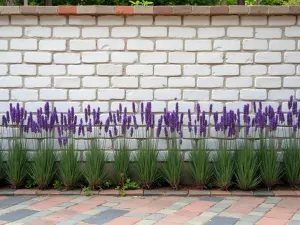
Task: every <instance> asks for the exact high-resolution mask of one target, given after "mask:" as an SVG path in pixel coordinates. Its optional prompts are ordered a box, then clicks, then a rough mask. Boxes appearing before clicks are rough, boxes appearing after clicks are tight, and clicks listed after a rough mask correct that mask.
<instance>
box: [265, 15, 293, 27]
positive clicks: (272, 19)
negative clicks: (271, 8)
mask: <svg viewBox="0 0 300 225" xmlns="http://www.w3.org/2000/svg"><path fill="white" fill-rule="evenodd" d="M295 23H296V16H269V25H270V26H289V25H294V24H295Z"/></svg>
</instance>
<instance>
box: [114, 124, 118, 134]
mask: <svg viewBox="0 0 300 225" xmlns="http://www.w3.org/2000/svg"><path fill="white" fill-rule="evenodd" d="M114 135H115V136H117V135H118V129H117V127H116V126H114Z"/></svg>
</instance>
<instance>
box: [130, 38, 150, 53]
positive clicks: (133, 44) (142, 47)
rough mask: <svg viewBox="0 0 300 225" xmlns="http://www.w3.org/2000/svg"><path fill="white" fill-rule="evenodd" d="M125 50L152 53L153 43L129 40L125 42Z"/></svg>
mask: <svg viewBox="0 0 300 225" xmlns="http://www.w3.org/2000/svg"><path fill="white" fill-rule="evenodd" d="M127 49H128V50H138V51H153V49H154V43H153V41H152V40H142V39H130V40H127Z"/></svg>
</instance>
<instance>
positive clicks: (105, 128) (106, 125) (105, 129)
mask: <svg viewBox="0 0 300 225" xmlns="http://www.w3.org/2000/svg"><path fill="white" fill-rule="evenodd" d="M109 123H110V121H109V117H108V118H107V119H106V122H105V126H104V131H105V132H106V133H107V132H108V128H109Z"/></svg>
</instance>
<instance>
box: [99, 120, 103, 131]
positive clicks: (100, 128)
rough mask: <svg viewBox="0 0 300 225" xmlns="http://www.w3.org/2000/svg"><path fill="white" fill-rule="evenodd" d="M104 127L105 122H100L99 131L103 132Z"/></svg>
mask: <svg viewBox="0 0 300 225" xmlns="http://www.w3.org/2000/svg"><path fill="white" fill-rule="evenodd" d="M102 126H103V122H102V121H100V123H99V130H100V132H101V130H102Z"/></svg>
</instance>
